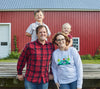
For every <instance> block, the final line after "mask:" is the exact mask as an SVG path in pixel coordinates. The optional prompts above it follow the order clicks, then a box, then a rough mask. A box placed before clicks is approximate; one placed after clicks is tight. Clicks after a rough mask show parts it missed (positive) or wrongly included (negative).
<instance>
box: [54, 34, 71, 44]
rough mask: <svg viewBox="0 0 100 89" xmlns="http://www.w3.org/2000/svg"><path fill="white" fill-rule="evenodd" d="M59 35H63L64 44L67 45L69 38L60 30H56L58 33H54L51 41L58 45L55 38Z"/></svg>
mask: <svg viewBox="0 0 100 89" xmlns="http://www.w3.org/2000/svg"><path fill="white" fill-rule="evenodd" d="M59 35H62V36H64V37H65V40H66V45H68V44H69V42H70V39H69V37H68V36H66V34H64V33H62V32H58V33H56V34H55V35H54V37H53V39H52V43H53V44H56V45H58V44H57V43H56V40H57V36H59Z"/></svg>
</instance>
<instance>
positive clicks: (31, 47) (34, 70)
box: [17, 40, 54, 83]
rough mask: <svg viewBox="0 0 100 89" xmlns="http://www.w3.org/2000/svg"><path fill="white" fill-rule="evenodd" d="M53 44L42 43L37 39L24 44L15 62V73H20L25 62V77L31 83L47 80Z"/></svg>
mask: <svg viewBox="0 0 100 89" xmlns="http://www.w3.org/2000/svg"><path fill="white" fill-rule="evenodd" d="M53 51H54V46H53V44H52V43H49V42H46V43H45V44H44V45H42V44H41V43H40V42H39V41H38V40H36V41H34V42H30V43H28V44H26V46H25V48H24V50H23V52H22V53H21V55H20V57H19V60H18V63H17V73H18V75H21V74H22V70H23V68H24V66H25V63H26V64H27V67H26V73H25V78H26V79H27V80H28V81H30V82H33V83H40V82H41V80H42V79H43V82H44V83H46V82H48V75H49V72H48V71H49V63H50V60H51V56H52V52H53Z"/></svg>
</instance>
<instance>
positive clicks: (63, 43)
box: [56, 35, 66, 48]
mask: <svg viewBox="0 0 100 89" xmlns="http://www.w3.org/2000/svg"><path fill="white" fill-rule="evenodd" d="M56 44H57V45H58V47H59V48H65V47H66V40H65V37H64V36H63V35H58V36H57V37H56Z"/></svg>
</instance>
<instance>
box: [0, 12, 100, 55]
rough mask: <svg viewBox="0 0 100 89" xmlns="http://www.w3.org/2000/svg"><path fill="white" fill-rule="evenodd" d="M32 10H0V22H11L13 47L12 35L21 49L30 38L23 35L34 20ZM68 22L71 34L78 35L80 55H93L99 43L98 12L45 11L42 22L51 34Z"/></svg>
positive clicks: (99, 13) (99, 21) (99, 20)
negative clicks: (70, 26)
mask: <svg viewBox="0 0 100 89" xmlns="http://www.w3.org/2000/svg"><path fill="white" fill-rule="evenodd" d="M34 21H35V20H34V16H33V12H31V11H30V12H28V11H27V12H26V11H23V12H22V11H18V12H14V11H13V12H3V11H2V12H0V23H11V47H12V50H13V49H14V45H13V36H14V35H16V36H17V45H18V48H19V51H21V50H22V49H23V48H24V46H25V44H26V43H27V42H29V41H30V40H31V39H30V38H29V37H26V36H25V31H26V29H27V27H28V26H29V25H30V24H31V23H32V22H34ZM66 22H69V23H70V24H71V25H72V32H71V34H72V36H73V37H80V51H79V53H80V54H81V55H85V54H92V55H94V54H95V52H96V49H97V48H98V47H99V45H100V40H99V38H100V25H99V23H100V12H95V11H94V12H88V11H85V12H83V11H82V12H80V11H75V12H74V11H46V12H45V19H44V23H46V24H47V25H48V26H49V28H50V30H51V33H52V35H51V37H50V38H49V41H51V38H52V36H53V35H54V34H55V33H56V32H58V31H61V26H62V25H63V24H64V23H66Z"/></svg>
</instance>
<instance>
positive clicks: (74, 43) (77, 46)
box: [73, 37, 80, 51]
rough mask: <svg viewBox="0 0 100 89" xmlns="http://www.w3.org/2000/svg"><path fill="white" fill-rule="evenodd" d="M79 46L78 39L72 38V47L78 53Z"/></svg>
mask: <svg viewBox="0 0 100 89" xmlns="http://www.w3.org/2000/svg"><path fill="white" fill-rule="evenodd" d="M79 44H80V43H79V37H73V47H75V48H76V49H77V50H78V51H80V49H79Z"/></svg>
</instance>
